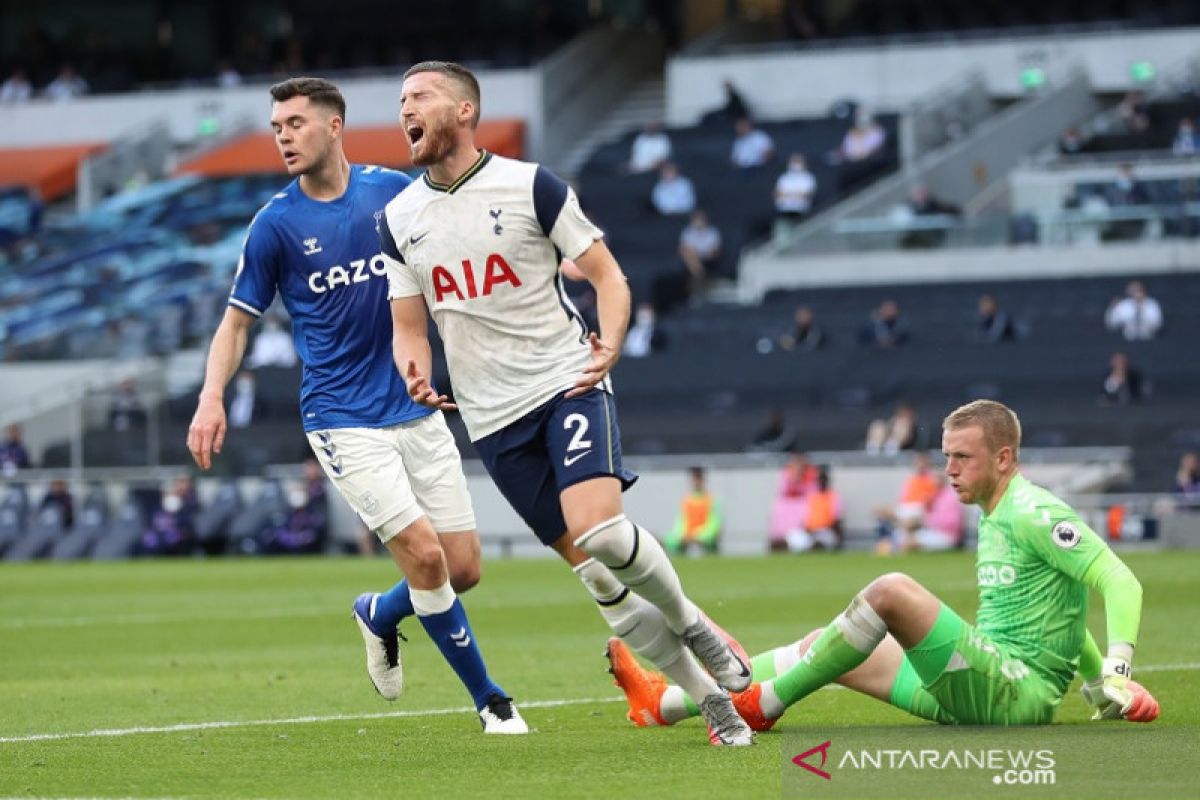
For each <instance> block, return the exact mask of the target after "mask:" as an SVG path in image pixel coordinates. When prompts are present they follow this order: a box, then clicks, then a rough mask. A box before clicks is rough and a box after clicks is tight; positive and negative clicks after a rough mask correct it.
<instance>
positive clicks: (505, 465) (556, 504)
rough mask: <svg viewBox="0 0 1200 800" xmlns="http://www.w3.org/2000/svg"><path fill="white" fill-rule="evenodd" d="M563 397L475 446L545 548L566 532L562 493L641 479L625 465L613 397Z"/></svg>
mask: <svg viewBox="0 0 1200 800" xmlns="http://www.w3.org/2000/svg"><path fill="white" fill-rule="evenodd" d="M565 394H566V393H565V392H564V393H563V394H560V395H557V396H555V397H553V398H551V399H550V400H548V401H546V402H545V403H543V404H542V405H540V406H538V407H537V408H535V409H534V410H533V411H530V412H529V413H528V414H526V415H525V416H524V417H522V418H521V419H519V420H517V421H516V422H513V423H511V424H509V425H507V426H505V427H503V428H501V429H500V430H498V431H496V432H495V433H493V434H490V435H488V436H485V437H483V438H482V439H480V440H478V441H476V442H475V448H476V449H477V450H478V451H479V457H480V458H481V459H483V465H484V466H485V467H486V468H487V471H488V474H489V475H491V476H492V480H493V481H495V483H496V487H497V488H499V489H500V493H501V494H502V495H504V498H505V499H506V500H508V502H509V504H510V505H511V506H512V507H513V509H515V510H516V512H517V513H518V514H520V515H521V519H523V520H525V524H526V525H528V526H529V527H530V528H532V529H533V532H534V533H535V534H537V537H538V539H540V540H541V542H542V544H544V545H546V546H547V547H549V546H550V545H551V544H553V543H554V542H556V541H557V540H558V539H559V537H561V536H562V535H563V534H564V533H566V532H567V523H566V520H565V519H564V518H563V512H562V503H561V502H560V501H559V497H558V496H559V494H560V493H561V492H562V490H563V489H566V488H567V487H568V486H572V485H574V484H576V483H579V482H580V481H586V480H588V479H590V478H599V477H604V476H611V477H614V478H617V479H618V480H620V481H621V490H622V491H624V490H625V489H628V488H629V487H630V486H632V485H633V483H634V481H636V480H637V478H638V476H637V474H636V473H633V472H630V471H629V470H627V469H625V468H624V467H623V466H622V465H621V432H620V429H619V428H618V427H617V407H616V404H615V403H614V402H613V399H612V395H610V394H609V393H608V392H605V391H603V390H600V389H595V390H593V391H590V392H588V393H587V394H585V395H581V396H579V397H571V398H567V397H565V396H564V395H565Z"/></svg>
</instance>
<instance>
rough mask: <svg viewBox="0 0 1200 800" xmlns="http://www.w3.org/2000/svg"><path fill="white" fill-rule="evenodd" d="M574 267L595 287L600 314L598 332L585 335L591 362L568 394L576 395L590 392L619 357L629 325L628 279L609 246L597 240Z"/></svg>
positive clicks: (577, 259)
mask: <svg viewBox="0 0 1200 800" xmlns="http://www.w3.org/2000/svg"><path fill="white" fill-rule="evenodd" d="M575 266H576V267H578V269H579V271H580V272H582V273H583V274H584V276H585V277H586V278H587V279H588V281H589V282H590V283H591V284H592V286H593V288H595V290H596V311H597V315H598V316H599V317H600V332H599V335H597V334H596V333H592V334H591V336H589V337H588V339H589V342H590V343H591V347H592V363H591V364H590V365H588V366H587V367H586V368H584V370H583V373H582V374H581V375H580V376H579V379H578V380H576V381H575V388H574V389H572V390H571V391H569V392H567V397H575V396H577V395H581V394H583V393H585V392H588V391H590V390H591V389H592V388H594V387H595V386H596V384H598V383H600V381H602V380H604V378H605V376H607V375H608V373H609V372H610V371H611V370H612V368H613V367H614V366H616V363H617V359H618V358H620V356H621V345H622V344H623V343H624V341H625V332H626V330H627V329H628V328H629V305H630V296H629V282H628V281H626V280H625V273H624V272H622V271H621V266H620V265H619V264H618V263H617V260H616V259H615V258H613V254H612V253H611V252H610V251H609V249H608V245H606V244H604V242H603V241H600V240H597V241H595V242H593V243H592V245H591V247H589V248H588V249H587V250H586V251H585V252H584V253H583V255H581V256H579V257H578V258H576V259H575Z"/></svg>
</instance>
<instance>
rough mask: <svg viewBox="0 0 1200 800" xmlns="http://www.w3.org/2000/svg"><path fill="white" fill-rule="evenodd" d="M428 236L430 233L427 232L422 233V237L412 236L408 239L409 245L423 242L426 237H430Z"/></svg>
mask: <svg viewBox="0 0 1200 800" xmlns="http://www.w3.org/2000/svg"><path fill="white" fill-rule="evenodd" d="M428 235H429V231H425V232H424V233H422V234H421V235H420V236H410V237H408V243H409V244H416V243H417V242H419V241H421V240H422V239H424V238H425V237H426V236H428Z"/></svg>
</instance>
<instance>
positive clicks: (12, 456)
mask: <svg viewBox="0 0 1200 800" xmlns="http://www.w3.org/2000/svg"><path fill="white" fill-rule="evenodd" d="M31 466H32V464H31V463H30V461H29V451H28V450H26V449H25V442H24V431H22V430H21V426H20V425H18V424H16V423H15V422H14V423H13V424H11V425H9V426H8V435H7V436H6V437H5V439H4V444H0V475H3V476H4V477H6V478H11V477H12V476H14V475H16V474H17V472H18V471H20V470H23V469H29V468H30V467H31Z"/></svg>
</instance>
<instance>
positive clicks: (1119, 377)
mask: <svg viewBox="0 0 1200 800" xmlns="http://www.w3.org/2000/svg"><path fill="white" fill-rule="evenodd" d="M1108 364H1109V369H1108V375H1107V376H1106V377H1105V378H1104V384H1103V386H1102V390H1101V395H1100V402H1101V404H1102V405H1118V406H1126V405H1129V404H1130V403H1136V402H1138V401H1139V400H1143V399H1145V394H1146V386H1145V381H1144V380H1143V378H1142V373H1141V372H1140V371H1139V370H1136V369H1134V368H1133V367H1132V366H1131V365H1130V364H1129V357H1128V356H1126V355H1125V354H1124V353H1113V354H1112V358H1110V359H1109V362H1108Z"/></svg>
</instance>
